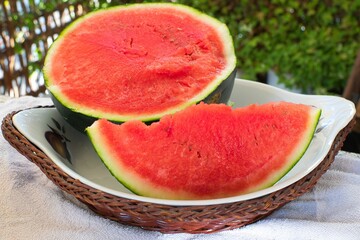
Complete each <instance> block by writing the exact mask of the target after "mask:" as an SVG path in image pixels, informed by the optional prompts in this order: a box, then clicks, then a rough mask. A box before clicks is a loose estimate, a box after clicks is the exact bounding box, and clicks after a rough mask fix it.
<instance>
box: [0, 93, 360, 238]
mask: <svg viewBox="0 0 360 240" xmlns="http://www.w3.org/2000/svg"><path fill="white" fill-rule="evenodd" d="M0 100H1V101H3V102H2V103H0V118H1V119H3V118H4V117H5V115H6V114H8V113H10V112H11V111H13V110H18V109H24V108H28V107H31V106H37V105H49V104H52V103H51V101H50V99H48V98H32V97H22V98H19V99H6V98H1V99H0ZM0 191H1V192H0V240H17V239H29V240H32V239H34V240H35V239H36V240H42V239H46V240H48V239H77V240H80V239H84V240H85V239H86V240H91V239H101V240H106V239H125V240H126V239H134V240H148V239H192V240H195V239H198V240H200V239H214V240H215V239H218V240H224V239H252V240H253V239H269V240H270V239H286V240H291V239H317V240H321V239H324V240H330V239H332V240H336V239H346V240H352V239H360V155H357V154H352V153H347V152H340V153H339V154H338V155H337V156H336V158H335V161H334V163H333V164H332V166H331V168H330V169H329V170H328V171H327V172H326V173H325V174H324V175H323V176H322V177H321V178H320V180H319V182H318V184H317V185H316V186H315V187H314V188H313V190H312V191H310V192H308V193H306V194H304V195H303V196H301V197H300V198H298V199H297V200H295V201H292V202H290V203H289V204H287V205H285V206H284V207H282V208H281V209H279V210H277V211H276V212H274V213H273V214H272V215H270V216H269V217H267V218H265V219H263V220H260V221H258V222H256V223H254V224H251V225H248V226H245V227H243V228H240V229H235V230H231V231H223V232H219V233H213V234H198V235H193V234H162V233H159V232H153V231H146V230H142V229H140V228H137V227H131V226H125V225H122V224H119V223H117V222H114V221H110V220H107V219H104V218H102V217H100V216H98V215H96V214H95V213H93V212H92V211H90V210H89V209H87V207H86V206H84V205H83V204H82V203H80V202H78V201H77V200H76V199H75V198H73V197H72V196H70V195H68V194H66V193H64V192H62V191H61V190H60V189H59V188H58V187H57V186H55V185H54V184H53V183H52V182H51V181H50V180H48V179H47V178H46V176H45V175H44V174H43V173H42V172H41V171H40V170H39V168H38V167H37V166H36V165H35V164H33V163H31V162H30V161H28V160H27V159H26V158H25V157H24V156H22V155H21V154H19V153H18V152H17V151H16V150H15V149H14V148H12V147H11V146H10V145H9V144H8V142H7V141H6V140H5V139H4V138H3V136H2V135H1V137H0Z"/></svg>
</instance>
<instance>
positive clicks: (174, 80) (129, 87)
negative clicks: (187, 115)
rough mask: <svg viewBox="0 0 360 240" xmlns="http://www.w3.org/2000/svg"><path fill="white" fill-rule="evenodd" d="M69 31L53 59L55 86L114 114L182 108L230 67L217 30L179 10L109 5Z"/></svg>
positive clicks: (79, 99) (73, 98)
mask: <svg viewBox="0 0 360 240" xmlns="http://www.w3.org/2000/svg"><path fill="white" fill-rule="evenodd" d="M92 20H94V21H92ZM65 37H66V38H67V39H66V41H62V43H61V44H60V45H59V46H58V47H59V48H58V49H57V52H56V56H54V61H53V63H52V64H53V66H52V72H51V76H52V77H53V79H52V81H53V83H52V84H54V85H57V86H59V87H60V88H61V89H62V91H63V93H64V94H65V95H67V96H68V97H69V98H70V99H71V100H72V101H75V102H78V103H81V104H85V105H87V106H88V107H90V108H92V109H101V110H105V111H108V112H116V113H127V114H128V113H133V114H136V113H139V112H141V113H144V112H145V113H146V112H148V113H153V112H156V111H161V110H164V109H167V108H169V107H173V106H176V105H178V104H181V103H183V102H185V101H187V100H188V99H191V98H192V97H193V96H195V95H196V94H198V93H199V92H200V91H201V90H202V89H204V87H206V86H207V85H208V84H209V83H210V82H211V81H212V80H214V79H215V77H216V76H217V75H218V74H219V72H221V70H222V69H224V66H225V57H224V53H223V47H222V43H221V41H220V39H219V36H218V34H217V33H216V32H215V31H214V29H213V28H211V27H209V26H208V25H206V24H204V23H202V22H200V21H199V20H196V19H194V18H193V17H190V16H188V15H186V14H184V13H180V12H177V11H176V10H174V9H169V11H166V10H165V11H164V9H162V10H161V11H158V10H157V9H151V10H147V9H136V10H123V11H122V12H121V13H120V14H119V12H111V11H110V12H108V13H106V14H102V15H99V16H96V19H91V21H83V22H82V23H80V24H78V25H77V26H76V28H75V29H73V30H71V31H70V32H67V35H66V36H65Z"/></svg>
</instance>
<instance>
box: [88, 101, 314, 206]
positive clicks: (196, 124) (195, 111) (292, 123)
mask: <svg viewBox="0 0 360 240" xmlns="http://www.w3.org/2000/svg"><path fill="white" fill-rule="evenodd" d="M320 114H321V110H320V109H318V108H314V107H312V106H308V105H303V104H295V103H288V102H276V103H267V104H263V105H250V106H247V107H244V108H238V109H235V110H233V109H232V108H231V107H229V106H227V105H224V104H203V103H200V104H198V105H195V106H191V107H189V108H187V109H185V110H183V111H180V112H177V113H175V114H173V115H167V116H165V117H163V118H161V119H160V121H159V122H155V123H152V124H151V125H145V124H144V123H143V122H141V121H136V120H135V121H129V122H126V123H123V124H121V125H117V124H113V123H111V122H109V121H107V120H104V119H101V120H97V121H96V122H94V123H93V125H92V126H90V127H88V128H87V133H88V135H89V137H90V139H91V142H92V144H93V146H94V148H95V150H96V152H97V153H98V155H99V156H100V158H101V159H102V161H103V162H104V163H105V165H106V166H107V168H108V169H109V170H110V172H111V173H112V174H113V175H114V176H115V177H116V178H117V179H118V181H120V182H121V183H122V184H123V185H124V186H126V187H127V188H129V189H130V190H131V191H133V192H134V193H136V194H139V195H142V196H147V197H153V198H160V199H176V200H184V199H192V200H195V199H215V198H223V197H230V196H236V195H240V194H246V193H250V192H254V191H257V190H260V189H264V188H266V187H269V186H271V185H273V184H274V183H275V182H277V181H278V180H279V179H280V178H282V177H283V176H284V175H285V174H286V173H287V172H288V171H290V169H291V168H292V167H293V166H294V165H295V164H296V162H297V161H299V159H300V158H301V157H302V155H303V154H304V153H305V151H306V149H307V147H308V146H309V144H310V142H311V140H312V138H313V134H314V131H315V129H316V126H317V124H318V121H319V117H320Z"/></svg>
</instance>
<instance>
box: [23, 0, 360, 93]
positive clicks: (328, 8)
mask: <svg viewBox="0 0 360 240" xmlns="http://www.w3.org/2000/svg"><path fill="white" fill-rule="evenodd" d="M38 2H39V1H38ZM58 2H59V1H58V0H47V1H40V3H39V4H37V5H38V6H37V7H38V11H51V9H53V8H55V7H56V4H57V3H58ZM63 2H69V3H72V2H74V3H75V2H79V1H78V0H64V1H63ZM81 2H83V4H84V5H87V8H88V9H89V10H90V11H92V10H96V9H100V8H106V7H110V6H115V5H119V4H126V3H134V2H143V1H120V0H90V1H81ZM144 2H169V1H161V0H157V1H151V0H147V1H144ZM173 2H174V1H173ZM176 2H177V3H182V4H186V5H189V6H192V7H195V8H197V9H198V10H201V11H203V12H205V13H207V14H209V15H212V16H214V17H216V18H218V19H219V20H221V21H223V22H224V23H226V24H227V25H228V27H229V29H230V31H231V33H232V36H233V40H234V44H235V48H236V55H237V59H238V68H239V69H240V70H241V72H242V74H243V75H242V78H245V79H253V80H259V79H260V78H259V76H264V74H266V72H267V71H268V70H269V69H273V70H274V71H275V72H276V73H277V74H278V75H279V76H280V81H281V82H283V83H284V84H285V85H286V86H289V87H296V88H300V89H302V90H303V91H304V92H308V93H309V92H310V93H314V94H341V92H342V90H343V88H344V86H345V84H346V80H347V78H348V76H349V74H350V71H351V68H352V64H353V63H354V60H355V57H356V54H357V52H358V50H359V49H360V1H358V0H356V1H343V0H312V1H305V0H289V1H287V0H238V1H234V0H177V1H176ZM30 3H31V4H36V1H35V2H34V0H30ZM30 17H31V16H30ZM30 17H29V19H28V20H25V21H28V22H29V25H31V23H32V21H31V18H30Z"/></svg>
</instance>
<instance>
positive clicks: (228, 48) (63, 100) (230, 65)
mask: <svg viewBox="0 0 360 240" xmlns="http://www.w3.org/2000/svg"><path fill="white" fill-rule="evenodd" d="M148 7H165V8H168V7H172V8H174V9H176V10H180V11H184V12H185V13H188V14H190V15H191V16H193V17H194V18H195V17H196V18H197V19H200V20H202V21H203V22H204V23H207V24H209V25H210V26H212V27H213V28H214V29H215V30H216V31H217V32H218V34H219V36H220V37H221V38H222V42H223V43H224V45H223V46H224V55H225V58H226V59H227V60H228V62H227V64H226V68H225V69H224V70H223V71H222V73H221V74H219V75H218V77H217V78H216V79H215V80H213V82H212V83H211V84H209V85H208V86H207V87H206V88H204V89H203V90H202V91H201V92H200V93H199V94H197V95H196V96H194V97H193V98H191V99H189V100H188V101H186V102H183V103H182V104H180V105H177V106H174V107H172V108H168V109H167V110H165V111H163V112H159V113H157V114H149V113H145V114H123V115H119V114H113V113H111V112H101V111H98V110H95V109H93V108H88V107H85V106H83V105H82V104H79V103H74V102H73V101H72V100H70V99H69V98H67V97H66V96H65V95H64V94H62V93H61V89H60V88H59V87H58V86H53V85H52V81H51V76H49V73H48V72H50V70H51V64H50V63H49V61H51V59H52V55H53V54H54V53H55V52H56V49H57V46H58V44H59V42H61V39H62V38H63V37H64V36H66V34H67V33H68V32H71V31H72V30H73V29H74V28H76V27H77V25H78V24H79V23H81V21H82V20H84V19H87V18H92V17H96V16H97V14H102V13H107V11H117V10H118V9H125V8H148ZM235 69H236V56H235V51H234V44H233V40H232V36H231V34H230V31H229V29H228V28H227V26H226V24H224V23H222V22H220V21H219V20H217V19H215V18H213V17H210V16H208V15H206V14H204V13H202V12H200V11H198V10H196V9H194V8H191V7H188V6H186V5H182V4H178V3H141V4H127V5H121V6H116V7H111V8H108V9H102V10H97V11H94V12H91V13H89V14H87V15H84V16H82V17H80V18H78V19H77V20H75V21H74V22H72V23H71V24H69V26H68V27H67V28H65V29H64V30H63V32H61V34H60V35H59V36H58V38H57V39H56V40H55V41H54V43H53V44H52V45H51V47H50V48H49V51H48V53H47V56H46V58H45V63H44V68H43V74H44V80H45V86H46V87H47V89H48V91H49V92H50V94H51V95H52V97H53V99H56V101H58V104H57V105H58V106H59V107H61V106H60V105H63V108H65V109H63V110H62V111H67V110H66V109H68V110H69V111H71V112H74V113H80V114H82V115H86V116H89V117H91V118H95V119H97V118H106V119H109V120H111V121H114V122H125V121H128V120H134V119H137V120H142V121H145V122H146V121H155V120H158V119H159V118H160V117H162V116H164V115H166V114H172V113H174V112H176V111H179V110H182V109H185V108H186V107H188V106H191V105H194V104H196V103H198V102H200V101H201V100H203V99H205V98H206V97H208V96H209V95H210V94H211V93H212V92H214V91H215V90H216V88H217V87H218V86H219V85H220V84H221V83H222V82H223V81H225V80H227V79H228V78H233V79H232V81H233V80H234V79H235V74H233V72H234V71H235ZM68 114H70V117H71V113H68Z"/></svg>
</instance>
